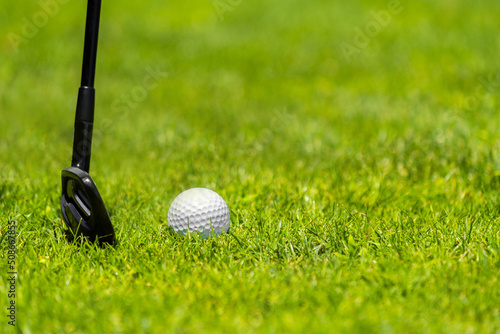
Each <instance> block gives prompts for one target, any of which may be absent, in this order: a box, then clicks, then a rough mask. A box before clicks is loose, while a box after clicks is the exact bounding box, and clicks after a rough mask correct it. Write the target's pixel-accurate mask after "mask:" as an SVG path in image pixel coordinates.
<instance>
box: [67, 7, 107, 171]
mask: <svg viewBox="0 0 500 334" xmlns="http://www.w3.org/2000/svg"><path fill="white" fill-rule="evenodd" d="M100 13H101V0H88V4H87V20H86V24H85V44H84V48H83V65H82V81H81V85H80V89H79V90H78V101H77V105H76V116H75V133H74V139H73V158H72V161H71V165H72V166H73V167H78V168H80V169H82V170H84V171H86V172H87V173H88V172H89V168H90V152H91V148H92V130H93V125H94V105H95V90H94V78H95V68H96V58H97V40H98V36H99V17H100Z"/></svg>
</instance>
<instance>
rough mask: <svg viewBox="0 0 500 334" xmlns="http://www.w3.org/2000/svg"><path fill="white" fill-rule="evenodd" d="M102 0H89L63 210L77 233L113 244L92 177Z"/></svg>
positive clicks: (65, 179) (111, 227)
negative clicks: (91, 157) (91, 162)
mask: <svg viewBox="0 0 500 334" xmlns="http://www.w3.org/2000/svg"><path fill="white" fill-rule="evenodd" d="M100 11H101V0H88V4H87V20H86V26H85V44H84V50H83V66H82V81H81V85H80V89H79V91H78V101H77V105H76V116H75V132H74V138H73V157H72V161H71V167H68V168H66V169H64V170H63V171H62V173H61V179H62V196H61V211H62V215H63V218H64V222H65V223H66V225H67V226H68V227H69V229H70V230H71V232H72V233H73V235H74V236H84V237H87V238H88V239H89V240H90V241H91V242H94V241H96V240H97V241H98V242H99V244H101V245H102V244H103V243H108V244H113V243H114V242H115V241H116V239H115V232H114V229H113V225H112V224H111V219H110V218H109V214H108V211H107V210H106V206H105V205H104V202H103V200H102V198H101V195H100V194H99V191H98V190H97V187H96V185H95V183H94V181H93V180H92V178H91V177H90V175H89V174H88V173H89V168H90V152H91V146H92V129H93V123H94V105H95V90H94V77H95V67H96V56H97V39H98V35H99V16H100Z"/></svg>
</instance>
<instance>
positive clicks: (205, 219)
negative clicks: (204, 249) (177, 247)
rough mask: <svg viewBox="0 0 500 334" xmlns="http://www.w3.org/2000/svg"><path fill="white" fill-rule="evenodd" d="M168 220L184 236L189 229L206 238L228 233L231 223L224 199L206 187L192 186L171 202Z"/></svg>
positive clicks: (171, 226)
mask: <svg viewBox="0 0 500 334" xmlns="http://www.w3.org/2000/svg"><path fill="white" fill-rule="evenodd" d="M167 220H168V226H169V227H170V228H172V229H173V230H174V231H175V232H176V233H178V234H180V235H182V236H183V235H185V234H186V233H187V232H188V230H189V232H191V233H192V232H199V233H200V234H201V235H202V236H203V237H204V238H208V237H210V236H212V235H215V236H217V235H220V234H222V233H227V231H228V229H229V225H230V224H231V220H230V216H229V208H228V207H227V204H226V202H225V201H224V199H223V198H222V197H221V196H220V195H219V194H217V193H216V192H215V191H212V190H210V189H206V188H191V189H188V190H185V191H183V192H182V193H180V194H179V195H177V197H176V198H175V199H174V200H173V202H172V204H170V208H169V209H168V215H167ZM212 231H213V232H212Z"/></svg>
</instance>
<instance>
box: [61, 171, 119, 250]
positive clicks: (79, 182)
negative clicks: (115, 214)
mask: <svg viewBox="0 0 500 334" xmlns="http://www.w3.org/2000/svg"><path fill="white" fill-rule="evenodd" d="M61 179H62V196H61V212H62V215H63V218H64V222H65V223H66V225H67V226H68V227H69V228H70V230H71V232H72V233H73V235H74V236H84V237H87V238H88V239H89V240H90V241H91V242H94V241H96V240H97V241H98V242H99V244H100V245H102V244H103V243H107V244H111V245H112V244H114V243H115V240H116V239H115V232H114V229H113V225H112V224H111V219H110V218H109V214H108V211H107V210H106V207H105V206H104V202H103V201H102V198H101V195H100V194H99V191H98V190H97V187H96V185H95V183H94V181H93V180H92V178H91V177H90V175H89V174H88V173H87V172H85V171H83V170H81V169H79V168H77V167H69V168H66V169H64V170H63V171H62V173H61Z"/></svg>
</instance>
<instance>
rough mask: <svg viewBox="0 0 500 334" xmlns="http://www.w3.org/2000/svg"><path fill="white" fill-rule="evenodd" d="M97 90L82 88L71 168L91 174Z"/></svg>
mask: <svg viewBox="0 0 500 334" xmlns="http://www.w3.org/2000/svg"><path fill="white" fill-rule="evenodd" d="M94 105H95V90H94V88H92V87H80V89H79V91H78V102H77V104H76V116H75V133H74V139H73V158H72V161H71V166H73V167H78V168H80V169H81V170H84V171H86V172H87V173H88V172H89V168H90V153H91V149H92V132H93V128H94Z"/></svg>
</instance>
